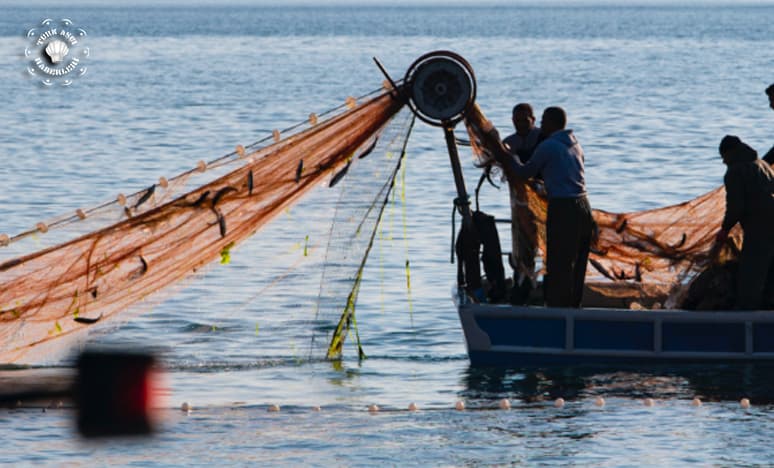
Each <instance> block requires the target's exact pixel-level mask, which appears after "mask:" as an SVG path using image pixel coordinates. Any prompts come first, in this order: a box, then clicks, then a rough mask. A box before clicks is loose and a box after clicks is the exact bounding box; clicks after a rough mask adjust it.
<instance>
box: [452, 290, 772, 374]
mask: <svg viewBox="0 0 774 468" xmlns="http://www.w3.org/2000/svg"><path fill="white" fill-rule="evenodd" d="M454 301H455V303H456V306H457V310H458V312H459V316H460V323H461V324H462V329H463V331H464V334H465V341H466V343H467V349H468V355H469V357H470V362H471V364H472V365H474V366H510V367H519V366H531V365H576V364H583V365H586V364H611V365H619V364H623V365H639V364H667V363H675V364H689V363H723V362H726V363H733V362H770V363H774V312H772V311H751V312H739V311H692V310H677V309H672V310H668V309H660V310H652V309H642V310H631V309H623V308H601V307H585V308H582V309H570V308H554V307H542V306H534V305H528V306H526V305H525V306H514V305H510V304H480V303H475V302H473V301H472V300H470V299H469V298H468V295H467V293H466V292H465V291H464V290H459V289H456V288H455V291H454Z"/></svg>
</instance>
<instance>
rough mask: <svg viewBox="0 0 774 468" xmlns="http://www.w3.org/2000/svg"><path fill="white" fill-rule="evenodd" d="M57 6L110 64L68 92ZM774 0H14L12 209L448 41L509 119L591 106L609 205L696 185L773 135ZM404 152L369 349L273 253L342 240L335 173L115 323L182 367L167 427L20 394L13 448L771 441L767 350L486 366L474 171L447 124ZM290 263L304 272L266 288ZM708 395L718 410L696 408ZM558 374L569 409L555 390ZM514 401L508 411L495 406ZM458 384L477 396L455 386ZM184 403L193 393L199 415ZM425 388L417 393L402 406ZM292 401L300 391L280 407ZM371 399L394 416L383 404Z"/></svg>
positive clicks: (488, 201)
mask: <svg viewBox="0 0 774 468" xmlns="http://www.w3.org/2000/svg"><path fill="white" fill-rule="evenodd" d="M45 18H52V19H55V20H58V19H60V18H69V19H71V20H72V21H74V22H75V23H76V24H77V25H79V26H80V27H82V28H84V30H86V31H87V32H88V41H89V47H90V52H91V53H90V57H89V60H88V72H87V73H86V74H85V75H84V76H82V77H79V78H78V79H77V80H75V81H74V83H73V85H71V86H69V87H66V88H65V87H51V88H47V87H45V86H41V85H40V84H39V83H38V82H37V81H36V80H35V79H33V78H31V77H30V76H29V75H28V74H27V72H26V65H27V63H26V61H25V58H24V48H25V44H26V40H25V36H24V35H25V32H26V31H27V30H28V29H29V28H33V27H36V26H37V25H38V24H39V23H40V21H41V20H43V19H45ZM773 20H774V7H772V6H766V5H758V6H723V5H713V6H706V5H705V6H702V5H691V6H664V5H661V6H627V5H626V4H625V3H623V2H622V3H621V4H606V5H605V6H573V5H569V6H567V5H565V6H562V5H558V6H557V5H554V6H526V5H522V6H497V7H461V6H455V7H451V8H444V7H441V6H432V7H407V6H403V7H374V6H371V7H355V6H337V7H259V6H231V7H214V6H209V7H188V6H185V7H184V6H166V7H165V6H158V7H153V6H145V7H135V8H129V7H120V6H118V7H100V6H89V7H65V6H62V5H59V6H56V7H37V6H33V7H11V6H3V7H0V56H2V57H3V59H2V62H0V82H2V86H0V98H1V99H0V103H2V105H1V106H0V154H1V155H2V156H1V157H0V161H1V162H0V176H1V177H0V180H2V190H1V191H0V220H2V221H0V232H5V233H9V234H13V233H17V232H20V231H22V230H25V229H28V228H30V227H32V226H34V225H35V223H36V222H38V221H42V220H45V219H49V218H51V217H55V216H57V215H60V214H62V213H69V212H72V211H73V210H74V209H76V208H79V207H84V206H91V205H95V204H98V203H101V202H103V201H105V200H110V199H113V198H114V197H115V196H116V194H117V193H119V192H123V193H130V192H132V191H135V190H139V189H142V188H144V187H147V186H148V185H150V184H151V183H153V182H155V181H156V180H158V177H159V176H162V175H164V176H171V175H173V174H176V173H178V172H180V171H182V170H187V169H189V168H191V167H193V166H195V164H196V161H198V160H200V159H204V160H209V159H213V158H215V157H217V156H219V155H221V154H225V153H227V152H230V151H232V150H233V148H234V146H235V145H236V144H247V143H250V142H253V141H256V140H258V139H259V138H262V137H265V136H267V135H270V134H271V131H272V130H273V129H275V128H285V127H287V126H289V125H291V124H293V123H296V122H298V121H302V120H305V119H306V118H307V116H308V115H309V113H310V112H321V111H324V110H326V109H328V108H331V107H335V106H337V105H339V104H341V103H342V102H344V100H345V98H346V97H347V96H350V95H358V94H363V93H366V92H368V91H371V90H373V89H375V88H378V87H379V86H380V85H381V82H382V80H383V76H382V75H381V73H380V72H379V71H378V69H377V68H376V66H375V65H374V63H373V61H372V57H377V58H378V59H379V60H380V61H381V62H382V63H384V65H385V67H386V68H387V70H388V72H389V73H390V74H392V75H393V77H396V78H401V77H402V76H403V74H404V73H405V70H406V69H407V68H408V66H409V65H410V64H411V63H412V61H413V60H414V59H415V58H417V57H418V56H419V55H421V54H423V53H425V52H428V51H431V50H437V49H448V50H453V51H455V52H458V53H460V54H461V55H463V56H464V57H465V58H467V59H468V61H469V62H470V63H471V65H472V66H473V68H474V69H475V72H476V77H477V81H478V93H477V102H478V103H479V105H480V106H481V107H482V109H483V110H484V112H485V113H486V114H487V116H488V117H489V118H490V119H492V120H493V122H494V123H495V125H497V127H498V128H499V129H500V132H501V135H503V136H504V135H506V134H507V133H509V131H510V130H511V129H510V110H511V107H512V106H513V105H514V104H516V103H517V102H522V101H526V102H530V103H532V105H533V107H534V108H535V109H536V111H537V112H538V113H539V112H540V110H541V109H542V108H544V107H547V106H550V105H559V106H562V107H564V108H565V109H566V110H567V113H568V117H569V126H570V127H571V128H573V129H574V130H575V132H576V135H577V137H578V139H579V141H580V142H581V144H582V145H583V147H584V150H585V153H586V178H587V183H588V190H589V198H590V201H591V203H592V205H593V206H594V207H596V208H601V209H605V210H610V211H618V212H621V211H634V210H643V209H648V208H656V207H659V206H664V205H669V204H674V203H678V202H681V201H685V200H688V199H690V198H693V197H695V196H698V195H700V194H702V193H705V192H707V191H709V190H711V189H713V188H715V187H717V186H718V185H720V184H721V183H722V176H723V172H724V166H723V165H722V163H721V161H720V158H719V156H718V153H717V146H718V143H719V142H720V139H721V138H722V136H723V135H725V134H735V135H738V136H740V137H741V138H742V139H744V140H745V141H746V142H748V143H749V144H750V145H751V146H753V147H754V148H756V149H757V150H758V151H759V153H762V152H765V151H766V150H768V148H769V147H770V146H771V145H772V144H774V140H773V139H772V137H771V135H772V132H771V129H772V128H773V127H774V113H772V112H771V111H770V110H769V109H768V102H767V100H766V96H765V95H764V92H763V90H764V89H765V88H766V86H768V85H769V84H771V82H772V81H774V74H773V73H772V71H773V70H774V38H773V37H772V29H771V24H772V21H773ZM460 136H464V135H463V134H460ZM462 161H463V166H464V170H465V173H466V175H467V180H468V185H469V190H470V191H472V186H473V184H474V182H475V181H476V180H477V179H478V172H477V170H476V169H475V168H474V167H473V164H472V160H471V158H470V157H469V154H468V153H467V150H466V149H465V148H463V149H462ZM405 165H406V174H405V184H402V185H401V193H402V192H403V191H405V202H404V201H403V197H402V196H400V194H399V195H398V196H396V197H395V198H393V199H392V201H391V202H390V203H389V204H388V207H387V209H386V211H385V219H384V221H383V223H382V226H381V228H380V230H379V232H378V233H377V238H376V243H375V245H374V248H373V250H372V251H371V255H370V257H369V261H368V265H367V268H366V270H365V274H364V280H363V285H362V289H361V293H360V296H359V301H358V308H357V317H358V331H359V335H360V338H361V341H362V344H363V347H364V350H365V353H366V354H367V355H368V358H367V359H366V360H363V361H358V359H357V356H356V353H354V351H353V347H352V346H349V347H348V348H347V350H346V353H345V359H344V360H343V361H342V362H341V363H338V364H332V363H330V362H327V361H324V360H319V359H315V356H311V357H312V359H311V360H310V359H309V358H310V354H309V338H310V335H311V334H312V333H313V330H310V328H309V319H310V316H313V314H314V304H315V298H316V294H317V293H318V292H319V282H318V283H317V284H315V283H314V282H313V281H310V280H309V279H308V278H306V277H305V276H304V275H302V274H300V272H299V270H298V269H297V270H287V272H289V274H288V275H285V276H283V274H284V273H285V272H286V270H285V268H286V266H287V265H286V264H280V263H278V261H277V259H278V258H282V259H286V260H287V259H291V262H290V263H291V264H292V262H293V261H295V260H293V259H296V258H297V257H298V256H299V255H301V254H300V252H301V251H302V250H303V248H302V247H301V246H302V245H303V244H304V243H307V244H308V245H307V247H309V251H310V252H311V253H310V257H313V258H317V260H319V259H320V258H322V257H321V256H324V250H325V245H324V242H323V241H322V240H320V239H322V238H323V236H324V235H325V234H326V233H327V230H328V228H329V226H326V225H324V224H319V223H316V222H309V219H314V215H315V213H317V212H318V211H319V210H323V209H328V210H329V209H331V206H332V200H334V198H332V197H331V195H329V194H327V193H326V192H325V190H324V189H320V190H318V191H316V192H314V193H313V194H312V195H310V197H308V198H307V199H306V200H304V201H303V202H302V203H301V204H300V206H299V207H296V208H293V209H292V210H289V211H288V212H287V213H285V214H284V215H283V216H282V217H280V218H279V219H277V220H276V222H274V223H273V224H272V225H271V226H269V227H268V228H267V229H266V230H264V231H263V232H261V233H259V234H258V235H257V236H256V238H255V239H252V240H250V241H248V242H246V243H245V244H244V245H242V246H240V248H238V249H235V250H234V252H233V253H232V256H233V257H234V260H233V262H232V264H231V265H218V266H214V267H212V268H209V269H207V271H205V272H204V273H202V274H200V275H197V276H196V277H194V278H193V279H191V280H188V281H186V282H185V284H184V286H183V287H182V288H176V289H175V290H174V291H173V292H172V293H170V294H168V295H166V296H165V298H164V300H162V301H156V302H154V303H153V304H149V305H148V307H147V308H145V309H144V308H143V307H140V308H139V309H140V310H139V311H137V313H133V314H132V315H131V318H130V319H128V320H127V322H126V323H125V324H123V325H122V326H120V327H117V328H115V329H111V330H110V331H109V332H108V333H106V334H103V335H102V336H98V337H94V338H93V341H95V342H97V343H101V344H103V345H111V346H118V347H122V348H129V349H138V348H142V349H151V350H154V351H155V352H157V353H158V355H159V357H160V358H161V359H162V362H163V363H164V368H165V370H166V374H167V380H166V385H167V387H168V388H169V391H168V394H167V396H166V399H165V400H164V402H163V404H162V406H163V409H162V410H161V418H162V422H161V430H160V432H159V434H158V435H156V436H155V437H153V438H150V439H139V440H131V441H125V440H117V441H106V442H100V443H96V444H95V443H88V442H84V441H83V440H81V439H80V438H79V437H78V436H77V435H75V433H74V430H73V423H72V420H73V412H72V410H69V409H56V408H52V409H48V410H47V411H45V412H42V411H41V409H40V408H25V407H22V408H20V409H13V410H3V411H1V412H0V436H1V437H2V440H3V442H4V443H3V448H2V449H0V462H2V463H7V464H13V465H20V464H44V465H66V466H86V465H88V466H93V465H101V466H105V465H112V464H122V465H134V466H145V465H158V464H163V465H181V466H182V465H186V466H187V465H210V464H213V463H218V464H224V465H234V464H237V465H248V464H255V465H258V464H260V465H267V464H271V465H377V464H389V465H479V464H516V465H521V464H526V465H567V464H574V465H595V466H598V465H602V466H622V465H671V466H675V465H684V464H688V463H698V464H702V465H709V464H719V465H750V464H765V463H768V461H769V460H770V459H771V458H772V456H774V451H772V448H771V444H770V443H769V441H770V438H769V433H770V432H771V431H772V430H774V418H773V417H772V415H773V414H774V413H773V412H772V411H773V410H774V407H772V405H771V403H772V401H774V399H772V396H774V393H770V390H774V389H772V387H774V385H771V382H770V381H769V378H768V376H769V375H770V372H769V371H768V370H766V369H763V370H761V369H748V368H741V369H740V368H730V369H729V368H709V369H704V368H703V369H670V368H662V369H638V370H629V371H626V372H622V371H615V370H606V369H537V370H536V369H518V368H515V369H505V370H495V369H476V368H472V367H471V366H470V365H469V361H468V359H467V355H466V352H465V342H464V337H463V334H462V331H461V328H460V325H459V321H458V318H457V315H456V311H455V308H454V305H453V303H452V300H451V287H452V285H453V283H454V281H455V273H456V265H451V264H449V248H450V247H449V242H450V239H449V238H450V230H451V228H450V213H451V207H452V200H453V198H454V196H455V192H454V185H453V180H452V175H451V171H450V168H449V165H448V156H447V154H446V150H445V145H444V140H443V135H442V133H441V131H440V129H438V128H434V127H430V126H427V125H424V124H418V125H417V126H416V127H415V130H414V132H413V134H412V136H411V139H410V142H409V145H408V149H407V155H406V161H405ZM507 199H508V197H507V193H506V192H505V191H504V189H501V190H499V191H498V190H497V189H495V188H494V187H491V186H488V185H485V186H484V187H483V188H482V191H481V204H482V208H483V209H485V210H486V211H489V212H491V213H494V214H497V215H498V216H499V217H507V216H508V214H509V213H508V207H507V203H508V201H507ZM323 211H324V210H323ZM404 216H405V223H404V221H403V219H404ZM310 217H311V218H310ZM318 224H319V225H318ZM404 228H405V229H404ZM501 231H506V232H501V236H502V237H503V239H504V242H503V244H504V245H507V236H508V233H507V230H505V229H501ZM306 236H309V240H308V241H307V240H306ZM315 256H316V257H315ZM406 261H408V262H409V264H410V275H411V276H410V278H411V281H410V284H411V286H410V289H409V288H408V286H407V280H406V267H405V265H406ZM301 265H302V266H301V270H303V269H304V268H306V264H304V263H301ZM310 265H311V264H310ZM267 277H272V278H275V277H282V281H279V282H278V283H276V284H273V285H271V287H269V288H267V285H266V278H267ZM305 278H306V279H305ZM352 341H353V340H351V339H350V342H352ZM61 359H62V363H63V364H64V365H65V366H66V365H67V364H68V363H69V362H70V361H69V359H71V358H70V357H68V356H67V354H64V355H63V356H62V358H61ZM55 370H61V371H63V372H67V371H68V368H67V367H64V368H62V369H55ZM47 371H49V369H45V368H44V369H31V370H29V369H28V370H24V371H22V370H6V371H4V372H3V375H2V377H3V379H2V381H3V382H5V383H8V386H10V387H12V382H13V381H14V379H15V378H16V376H21V375H22V372H33V373H35V372H40V373H45V372H47ZM25 375H26V374H25ZM9 382H10V383H9ZM6 390H7V389H6ZM597 396H602V397H604V398H605V400H606V404H605V405H604V406H602V407H600V406H597V405H595V404H594V402H595V398H596V397H597ZM697 396H698V397H700V398H701V399H702V400H703V401H704V404H703V405H702V406H699V407H696V406H692V405H691V400H692V399H693V398H694V397H697ZM559 397H561V398H564V399H565V401H566V403H565V405H564V407H563V408H556V407H554V405H553V402H554V400H555V399H556V398H559ZM647 397H650V398H653V399H654V400H655V405H654V406H652V407H646V406H645V405H644V403H643V402H644V399H645V398H647ZM743 397H749V398H750V399H751V402H752V406H751V408H750V409H747V410H745V409H742V408H741V407H740V405H739V399H740V398H743ZM503 398H507V399H509V400H511V402H512V409H511V410H509V411H502V410H497V409H496V408H497V406H498V401H499V400H501V399H503ZM458 400H463V401H465V403H466V406H467V409H466V410H465V411H463V412H460V411H456V410H455V409H454V404H455V402H456V401H458ZM182 402H189V403H190V404H191V405H192V406H193V408H194V410H193V411H192V412H190V413H183V412H181V411H179V410H178V409H177V408H179V406H180V404H181V403H182ZM411 402H415V403H416V404H417V405H418V407H419V409H420V410H419V411H418V412H408V411H406V408H407V407H408V405H409V403H411ZM271 404H277V405H280V407H281V411H280V412H278V413H274V412H272V413H269V412H267V408H268V407H269V405H271ZM372 404H376V405H379V406H380V407H381V408H382V409H383V411H381V412H379V413H376V414H371V413H369V412H368V411H367V408H368V406H369V405H372ZM314 406H320V407H321V408H322V411H320V412H314V411H312V408H313V407H314Z"/></svg>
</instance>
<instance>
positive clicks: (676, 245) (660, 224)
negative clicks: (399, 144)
mask: <svg viewBox="0 0 774 468" xmlns="http://www.w3.org/2000/svg"><path fill="white" fill-rule="evenodd" d="M404 82H405V83H406V86H407V92H408V93H409V103H410V104H411V105H413V109H414V110H415V112H417V115H418V116H419V117H420V118H421V119H422V120H424V121H425V122H427V123H430V124H431V125H436V126H439V127H442V128H443V129H444V135H445V137H446V143H447V148H448V151H449V156H450V161H451V165H452V170H453V175H454V181H455V185H456V188H457V199H456V200H455V206H456V208H457V211H458V212H459V213H460V215H461V217H462V227H461V229H460V236H463V235H464V231H465V229H474V230H476V229H479V230H480V227H478V226H477V225H476V221H475V220H474V219H472V218H475V217H476V216H479V217H480V215H477V214H475V215H474V214H473V213H472V212H471V208H470V203H469V202H468V201H467V200H468V195H467V192H466V189H465V181H464V180H463V176H462V171H461V169H460V163H459V156H458V153H457V144H458V143H459V142H460V140H458V139H456V138H454V135H453V128H454V126H455V124H456V123H457V122H464V123H465V126H466V127H467V131H468V134H469V136H470V143H471V146H472V147H473V150H474V153H475V154H477V155H478V156H482V155H483V156H484V157H486V152H487V144H491V138H487V137H486V136H485V134H486V133H487V132H489V131H491V128H492V125H491V123H490V122H488V121H487V120H486V119H485V118H484V116H483V114H482V113H481V111H480V109H479V108H478V107H477V106H476V105H475V104H474V103H473V100H474V99H475V78H474V75H473V71H472V68H470V66H469V64H468V63H467V62H465V61H464V59H462V58H461V57H459V56H455V55H454V54H449V53H440V54H439V53H433V54H430V55H429V56H428V57H425V58H420V60H418V61H417V63H415V65H413V66H412V69H410V70H409V73H408V74H407V76H406V78H405V81H404ZM488 140H489V141H488ZM490 161H491V158H490ZM482 180H483V179H482ZM511 184H512V188H513V182H511ZM479 187H480V184H479ZM515 190H516V192H517V194H516V195H517V197H518V198H519V203H518V204H517V206H518V207H519V208H518V209H517V212H516V216H517V217H518V221H517V222H518V223H519V226H518V228H519V238H520V241H521V242H527V243H528V244H529V248H530V249H532V250H533V251H536V252H537V251H542V253H543V254H545V240H544V232H545V213H546V209H545V206H546V201H545V197H544V196H543V197H542V196H541V195H540V194H539V193H538V191H537V190H535V189H533V188H532V187H531V186H530V184H529V183H528V182H526V181H525V183H524V184H521V185H520V186H518V187H516V188H515ZM723 197H724V192H723V190H722V187H719V188H718V189H716V190H714V191H712V192H710V193H707V194H705V195H702V196H700V197H697V198H696V199H694V200H691V201H688V202H684V203H681V204H679V205H674V206H671V207H665V208H660V209H655V210H649V211H644V212H638V213H620V214H615V213H608V212H604V211H600V210H595V212H594V219H595V221H596V223H597V225H598V231H599V232H598V233H597V234H598V235H597V236H596V239H595V241H594V243H593V245H592V252H591V255H590V261H589V263H590V264H589V270H590V271H589V273H588V274H587V283H586V291H585V293H584V308H581V309H572V308H556V307H545V306H542V305H541V304H542V303H543V301H542V297H533V298H532V300H528V301H526V302H527V303H526V304H524V305H512V304H510V303H506V304H501V303H488V302H487V299H486V297H485V295H484V294H481V293H480V292H481V291H482V288H481V285H482V284H483V285H484V289H486V288H487V286H486V279H482V280H481V281H479V280H480V276H479V275H480V273H479V271H480V265H479V263H478V262H479V257H480V252H479V245H478V241H476V242H475V243H474V244H475V245H474V247H473V250H474V251H473V252H472V254H471V253H467V254H466V253H465V252H461V251H460V249H461V248H460V244H459V243H458V244H457V246H456V247H457V259H458V265H459V268H460V270H458V284H457V285H456V286H455V287H454V290H453V293H452V295H453V298H454V302H455V304H456V307H457V310H458V313H459V317H460V323H461V325H462V329H463V332H464V335H465V340H466V342H467V349H468V355H469V357H470V362H471V364H472V365H474V366H509V367H519V366H531V365H541V366H542V365H579V364H580V365H586V364H606V365H642V364H651V363H654V364H658V363H679V364H686V363H721V362H731V363H740V362H774V311H768V310H762V311H748V312H740V311H733V310H730V307H729V305H726V306H725V307H720V308H719V309H720V310H717V309H718V307H715V309H716V310H687V309H686V308H684V307H683V306H684V305H685V304H688V303H689V301H688V299H686V297H690V296H691V295H693V302H694V304H693V305H694V306H696V305H697V304H696V302H702V300H703V299H704V296H711V295H713V294H718V295H722V294H724V293H726V292H727V291H729V290H731V289H733V288H730V287H729V284H733V283H732V282H731V281H730V280H729V278H730V277H729V276H723V274H722V273H723V271H722V269H723V267H718V266H717V265H718V263H719V262H718V257H717V251H713V250H712V241H713V234H714V232H716V231H717V229H719V227H720V221H721V218H722V215H723V211H724V210H723V203H724V199H723ZM476 198H477V197H476ZM476 205H478V202H476ZM507 222H508V224H510V220H507ZM471 226H472V228H471ZM739 234H740V233H739V232H738V231H737V232H736V233H735V242H736V243H735V244H732V245H728V246H724V247H723V248H724V249H727V250H726V253H725V255H726V257H724V259H726V260H727V259H729V258H732V257H734V255H738V252H739V245H740V244H739V243H738V241H739V237H740V236H739ZM482 236H483V234H482ZM473 237H474V238H476V239H477V238H478V236H477V234H474V236H473ZM497 242H498V243H499V240H498V241H497ZM463 250H464V248H463ZM499 251H500V248H499V245H498V246H497V253H496V256H499V255H500V253H499ZM486 255H487V253H486V245H485V246H484V254H483V256H486ZM497 261H499V259H498V260H497ZM498 268H499V270H500V273H501V275H502V267H498ZM713 268H714V269H715V270H712V269H713ZM485 269H486V265H485ZM516 269H517V270H520V271H527V272H528V275H530V276H531V280H532V282H533V284H538V283H537V279H538V277H539V274H538V271H537V270H539V268H537V269H536V268H535V263H534V258H532V259H528V264H526V265H516ZM463 270H464V273H463ZM706 272H711V273H713V274H714V273H715V272H718V273H719V274H716V275H714V276H713V274H705V275H704V276H702V274H704V273H706ZM700 277H701V278H702V279H700V280H699V279H698V278H700ZM713 281H714V283H713ZM471 282H473V283H475V284H474V285H473V286H471ZM718 282H720V284H719V285H718ZM694 285H695V286H694ZM702 288H703V289H702ZM539 289H540V288H539V287H538V288H537V289H536V291H538V294H539ZM697 291H698V292H697ZM697 294H698V296H699V297H698V299H697V297H696V296H697ZM725 299H727V297H726V298H725ZM498 302H501V301H498ZM699 305H700V306H699V307H694V308H695V309H702V308H709V307H702V306H701V304H699ZM703 306H707V304H706V303H705V304H703Z"/></svg>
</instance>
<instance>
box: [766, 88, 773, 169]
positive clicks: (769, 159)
mask: <svg viewBox="0 0 774 468" xmlns="http://www.w3.org/2000/svg"><path fill="white" fill-rule="evenodd" d="M766 95H767V96H768V97H769V107H771V110H774V84H772V85H770V86H769V87H768V88H766ZM763 160H764V161H766V162H767V163H769V165H771V164H774V146H772V147H771V149H770V150H769V152H768V153H766V155H765V156H763Z"/></svg>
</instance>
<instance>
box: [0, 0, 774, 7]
mask: <svg viewBox="0 0 774 468" xmlns="http://www.w3.org/2000/svg"><path fill="white" fill-rule="evenodd" d="M3 4H4V5H15V6H43V5H45V6H56V7H58V8H66V7H68V6H135V5H144V6H152V5H180V6H185V5H189V6H190V5H240V6H242V5H254V6H269V5H273V6H281V5H320V6H322V5H348V6H355V5H364V6H374V5H438V6H441V5H482V4H487V5H514V6H515V5H535V6H538V5H556V4H559V5H774V0H679V1H670V0H481V1H476V0H332V1H326V2H319V1H318V2H315V1H311V0H131V1H129V0H69V1H68V0H65V1H53V0H8V1H7V2H3Z"/></svg>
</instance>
